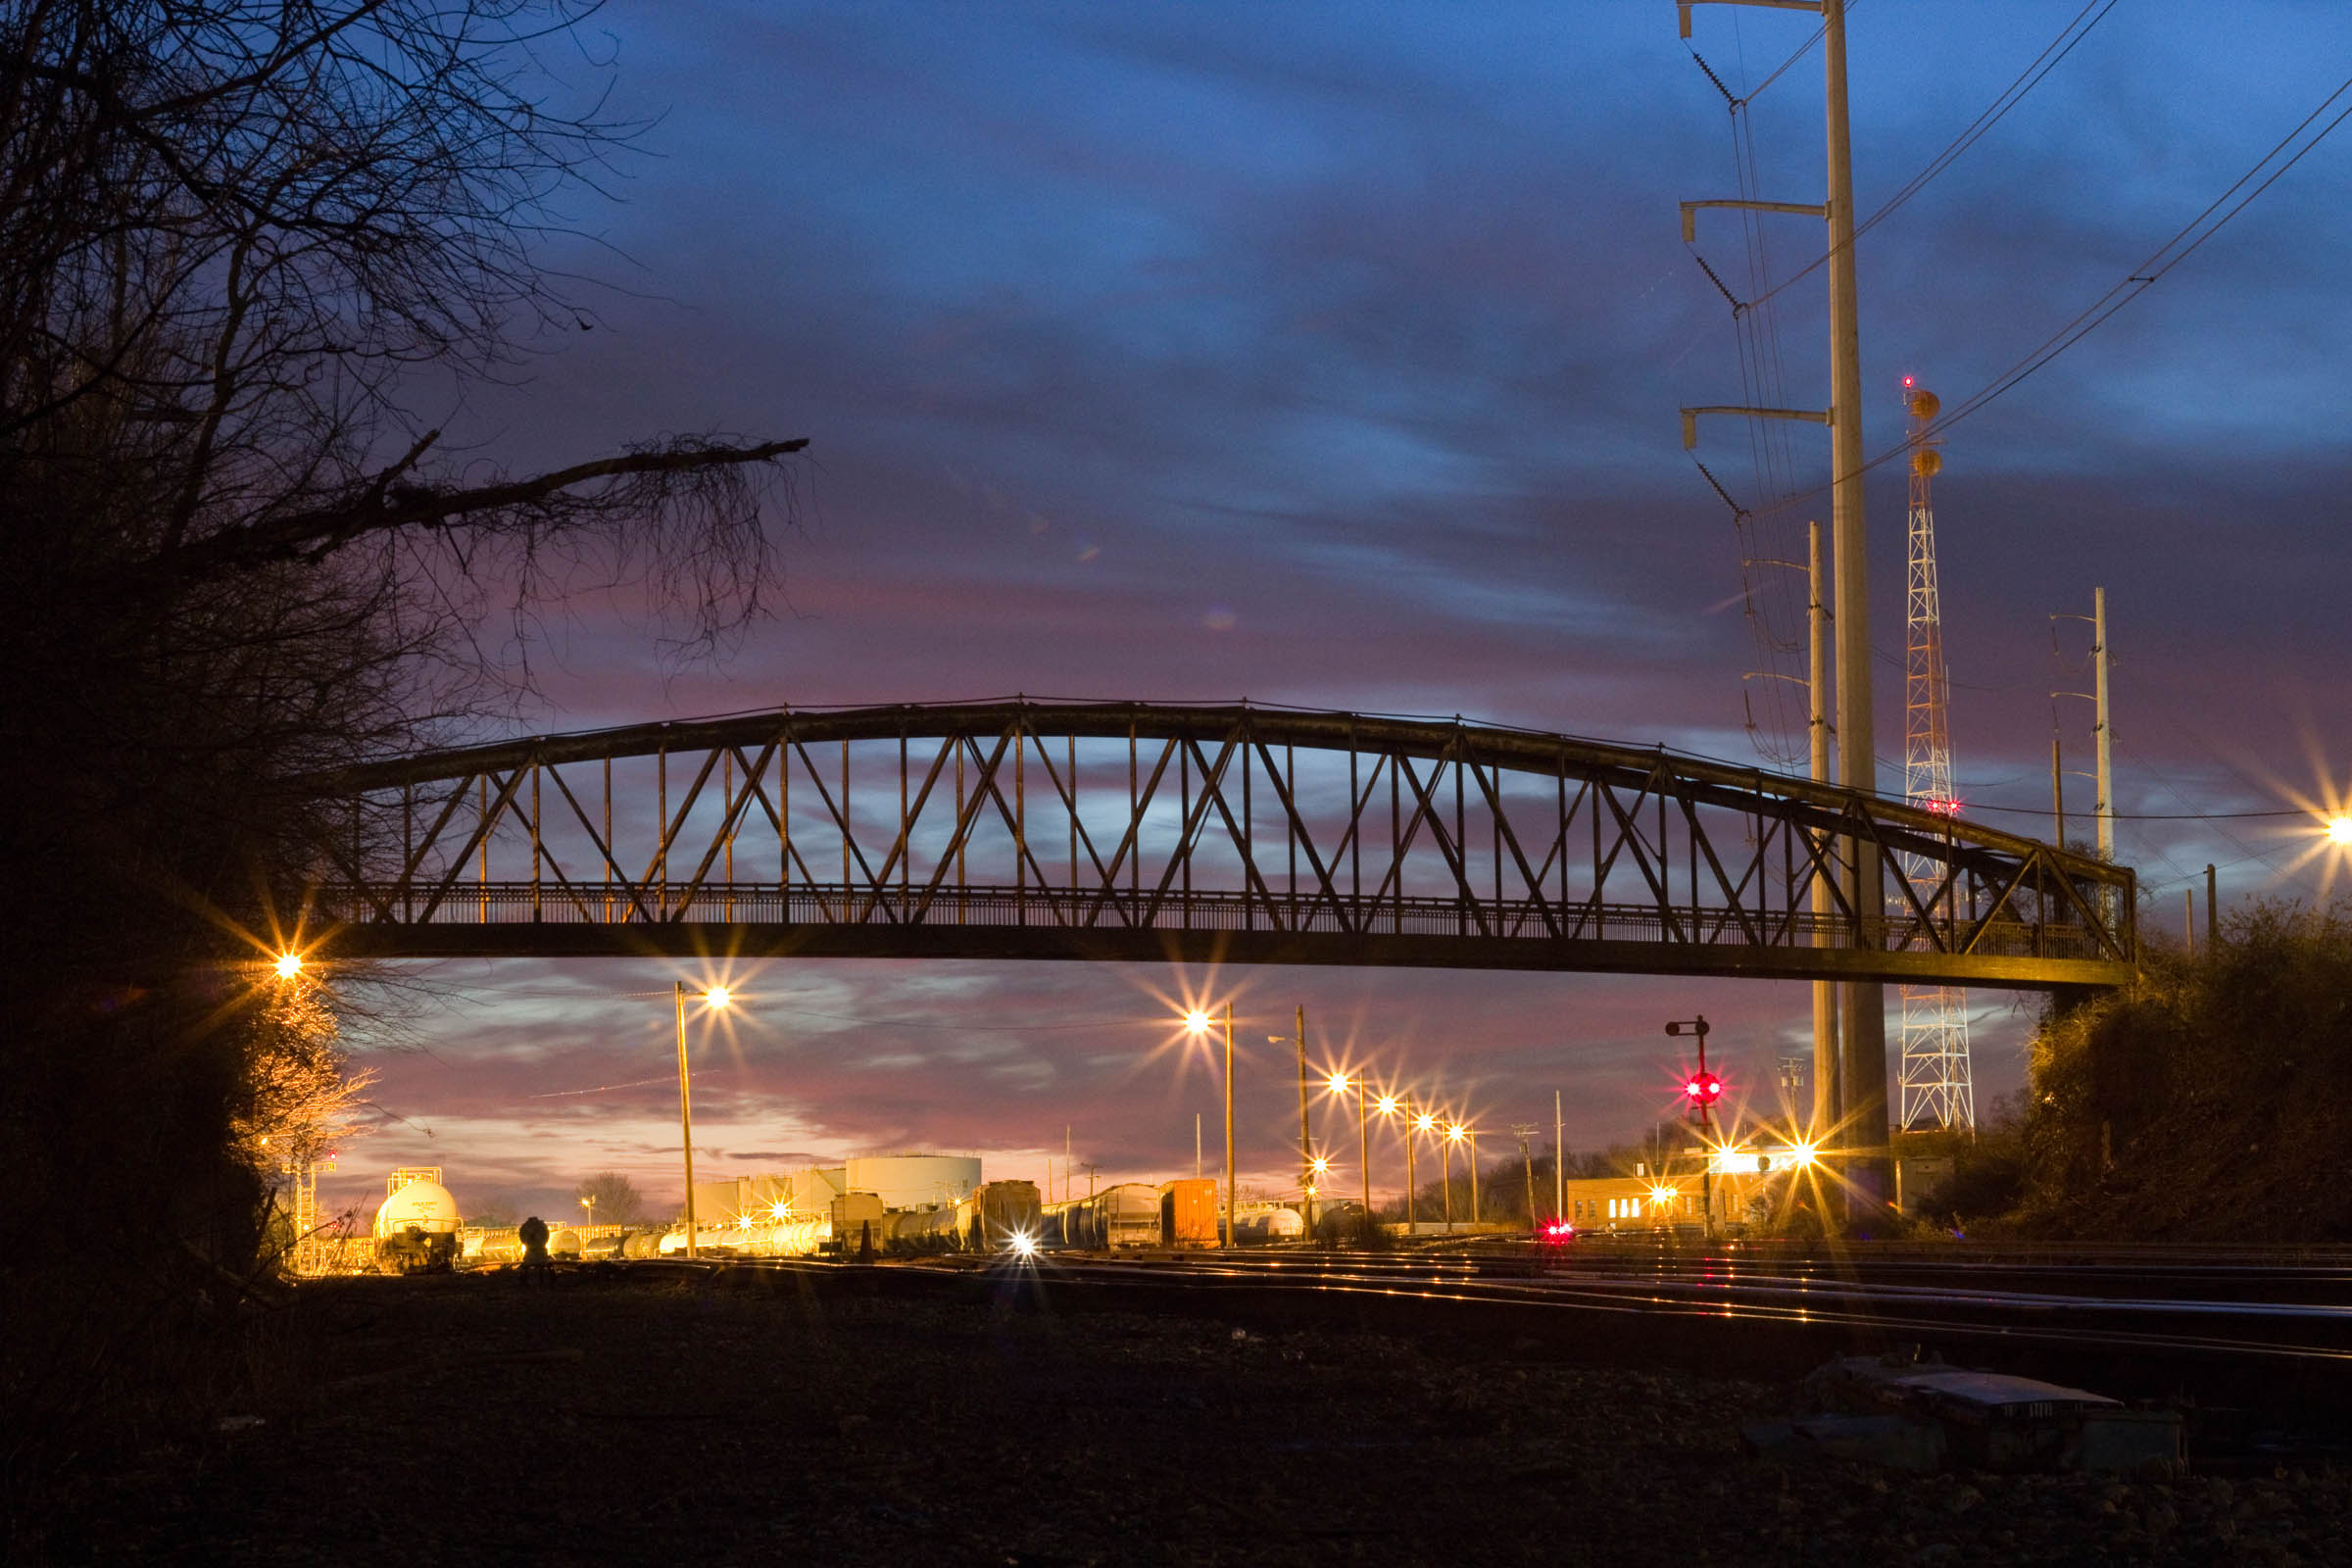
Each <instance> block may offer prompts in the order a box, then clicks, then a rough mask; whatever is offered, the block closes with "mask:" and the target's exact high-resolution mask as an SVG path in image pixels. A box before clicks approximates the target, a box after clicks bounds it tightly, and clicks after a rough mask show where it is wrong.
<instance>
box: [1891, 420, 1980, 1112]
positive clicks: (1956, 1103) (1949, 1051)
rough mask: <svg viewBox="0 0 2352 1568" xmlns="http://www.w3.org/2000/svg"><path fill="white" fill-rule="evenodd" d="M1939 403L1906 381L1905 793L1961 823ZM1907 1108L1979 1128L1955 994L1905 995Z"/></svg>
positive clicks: (1918, 889) (1960, 1002)
mask: <svg viewBox="0 0 2352 1568" xmlns="http://www.w3.org/2000/svg"><path fill="white" fill-rule="evenodd" d="M1941 408H1942V403H1941V402H1940V400H1938V399H1937V398H1936V394H1935V393H1933V392H1931V391H1929V390H1928V389H1927V388H1926V387H1923V386H1921V385H1919V384H1918V383H1917V381H1916V379H1915V378H1914V377H1911V376H1908V375H1906V376H1904V377H1903V414H1904V416H1905V417H1906V419H1907V420H1908V433H1909V436H1910V447H1911V464H1910V467H1911V525H1910V540H1911V545H1910V570H1909V572H1908V574H1907V578H1906V580H1907V582H1908V584H1909V590H1908V592H1907V593H1906V594H1905V596H1904V597H1905V602H1906V603H1907V605H1908V607H1909V621H1910V635H1909V639H1908V641H1907V643H1906V645H1905V648H1906V651H1905V653H1904V656H1903V793H1904V795H1905V797H1906V798H1907V799H1908V800H1909V801H1910V802H1911V804H1912V805H1913V806H1916V807H1919V808H1921V809H1924V810H1929V811H1935V812H1936V813H1938V814H1940V815H1944V816H1957V815H1958V814H1959V812H1960V801H1959V798H1958V796H1956V795H1955V794H1954V793H1953V791H1952V740H1951V716H1950V709H1949V702H1948V698H1949V693H1950V680H1949V677H1948V674H1947V672H1946V669H1945V665H1944V659H1943V603H1942V594H1941V591H1940V589H1939V588H1938V586H1937V583H1936V508H1935V505H1934V500H1933V491H1934V485H1935V479H1936V472H1937V470H1939V469H1940V468H1941V467H1942V466H1943V452H1942V443H1941V442H1940V441H1938V440H1937V439H1936V437H1935V436H1933V435H1931V434H1929V433H1928V432H1929V429H1930V427H1931V426H1932V425H1933V424H1934V423H1935V420H1936V414H1937V412H1938V411H1939V410H1940V409H1941ZM1903 874H1904V876H1906V877H1907V878H1909V879H1910V882H1911V887H1912V891H1913V892H1914V893H1916V894H1917V895H1918V896H1919V898H1920V900H1921V902H1922V903H1923V904H1924V903H1930V902H1932V901H1933V900H1934V898H1935V897H1936V891H1937V889H1938V887H1939V886H1940V883H1941V878H1940V877H1939V875H1938V874H1937V869H1936V865H1935V863H1934V862H1933V861H1931V860H1929V859H1927V858H1924V857H1916V856H1905V857H1904V858H1903ZM1902 1008H1903V1036H1902V1039H1903V1063H1902V1072H1901V1078H1900V1085H1901V1103H1900V1106H1899V1115H1898V1117H1897V1120H1896V1123H1895V1124H1896V1125H1897V1126H1899V1127H1901V1128H1903V1129H1904V1130H1905V1131H1911V1130H1914V1129H1917V1128H1921V1127H1931V1126H1932V1127H1945V1128H1950V1127H1962V1128H1967V1129H1969V1130H1971V1131H1973V1130H1974V1129H1975V1128H1976V1125H1977V1109H1976V1096H1975V1092H1974V1091H1973V1090H1972V1088H1971V1087H1970V1083H1969V1063H1968V1005H1967V1003H1966V1001H1965V999H1964V996H1963V994H1962V993H1961V992H1960V991H1959V990H1958V989H1957V988H1956V987H1952V986H1904V987H1903V988H1902Z"/></svg>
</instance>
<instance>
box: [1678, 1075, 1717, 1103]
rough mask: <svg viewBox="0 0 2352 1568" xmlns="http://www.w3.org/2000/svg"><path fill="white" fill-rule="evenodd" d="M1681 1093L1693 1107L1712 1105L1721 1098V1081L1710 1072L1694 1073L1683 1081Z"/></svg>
mask: <svg viewBox="0 0 2352 1568" xmlns="http://www.w3.org/2000/svg"><path fill="white" fill-rule="evenodd" d="M1683 1093H1684V1094H1685V1095H1687V1096H1689V1097H1690V1100H1691V1103H1692V1104H1693V1105H1712V1104H1713V1103H1715V1102H1717V1101H1718V1100H1721V1099H1722V1098H1723V1080H1722V1079H1720V1078H1718V1077H1716V1076H1715V1075H1714V1074H1713V1073H1711V1072H1694V1073H1692V1074H1691V1076H1690V1077H1689V1078H1687V1079H1685V1080H1684V1081H1683Z"/></svg>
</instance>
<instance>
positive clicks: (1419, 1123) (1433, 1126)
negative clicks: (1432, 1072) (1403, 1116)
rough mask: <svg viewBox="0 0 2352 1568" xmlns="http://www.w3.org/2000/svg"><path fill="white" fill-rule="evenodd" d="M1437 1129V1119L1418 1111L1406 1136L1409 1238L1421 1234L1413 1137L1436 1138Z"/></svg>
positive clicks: (1407, 1232)
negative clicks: (1415, 1200)
mask: <svg viewBox="0 0 2352 1568" xmlns="http://www.w3.org/2000/svg"><path fill="white" fill-rule="evenodd" d="M1437 1129H1438V1118H1437V1117H1435V1116H1433V1115H1431V1114H1430V1113H1429V1112H1428V1111H1426V1110H1417V1111H1415V1112H1414V1113H1413V1123H1412V1126H1411V1127H1410V1128H1408V1129H1407V1130H1406V1132H1405V1135H1404V1192H1405V1199H1404V1229H1405V1234H1406V1235H1407V1236H1413V1235H1417V1234H1419V1232H1418V1231H1417V1230H1416V1229H1415V1228H1414V1220H1413V1192H1414V1187H1413V1183H1414V1181H1415V1180H1416V1178H1415V1177H1414V1175H1413V1135H1414V1134H1416V1133H1418V1134H1420V1135H1421V1136H1423V1137H1425V1138H1435V1137H1436V1136H1437Z"/></svg>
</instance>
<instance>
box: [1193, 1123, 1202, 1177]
mask: <svg viewBox="0 0 2352 1568" xmlns="http://www.w3.org/2000/svg"><path fill="white" fill-rule="evenodd" d="M1193 1179H1194V1180H1195V1181H1199V1180H1200V1179H1201V1113H1200V1112H1199V1111H1197V1110H1196V1111H1194V1112H1193Z"/></svg>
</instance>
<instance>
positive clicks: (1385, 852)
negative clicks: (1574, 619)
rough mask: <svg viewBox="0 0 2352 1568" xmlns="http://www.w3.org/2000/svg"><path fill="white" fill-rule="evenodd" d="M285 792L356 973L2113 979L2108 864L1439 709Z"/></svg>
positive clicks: (1132, 724)
mask: <svg viewBox="0 0 2352 1568" xmlns="http://www.w3.org/2000/svg"><path fill="white" fill-rule="evenodd" d="M315 782H316V784H317V787H318V788H319V791H320V792H321V793H322V794H323V795H324V796H326V797H327V798H328V799H330V800H333V801H336V802H339V803H342V805H343V808H344V809H345V810H347V812H348V815H349V818H350V833H349V842H348V844H347V845H345V846H344V847H343V848H341V849H340V850H338V851H337V852H335V855H334V863H333V864H331V865H327V866H322V867H320V868H319V885H318V888H317V892H316V895H315V903H314V907H313V909H312V911H311V916H310V921H309V923H310V926H311V928H312V929H313V930H314V931H321V930H322V931H323V934H324V940H325V945H326V946H327V948H328V949H330V950H331V951H333V952H335V953H338V954H344V955H353V956H358V955H374V956H401V957H430V956H542V957H548V956H585V955H673V956H695V955H716V954H733V955H743V956H780V955H801V956H812V957H815V956H823V957H840V956H855V957H901V958H904V957H960V958H1063V959H1067V958H1080V959H1125V960H1139V961H1153V962H1158V961H1167V960H1181V961H1223V962H1232V963H1337V964H1380V965H1406V966H1410V965H1421V966H1441V967H1457V968H1496V969H1551V970H1581V971H1602V972H1621V973H1643V974H1680V975H1738V976H1750V977H1759V978H1774V979H1841V980H1857V981H1874V980H1875V981H1887V982H1904V981H1908V982H1913V983H1921V984H1945V985H1996V986H2006V987H2023V988H2061V987H2071V986H2082V985H2087V986H2111V985H2116V984H2120V983H2122V982H2123V981H2125V980H2126V979H2128V978H2129V977H2130V975H2131V971H2132V968H2133V965H2134V960H2135V958H2136V956H2137V933H2136V930H2135V927H2134V924H2133V909H2134V895H2133V885H2132V873H2131V871H2130V870H2129V869H2128V868H2124V867H2120V866H2114V865H2109V864H2106V863H2104V862H2101V861H2098V860H2095V859H2091V858H2085V857H2082V856H2079V855H2073V854H2069V853H2066V852H2064V851H2061V850H2058V849H2054V848H2052V847H2050V846H2048V845H2045V844H2039V843H2035V842H2034V841H2033V840H2030V839H2024V838H2019V837H2015V836H2013V835H2011V834H2007V833H2002V832H1998V831H1995V830H1992V829H1988V828H1984V827H1979V826H1975V825H1973V824H1969V823H1964V822H1962V821H1960V820H1958V819H1957V818H1955V817H1953V816H1949V815H1943V814H1938V813H1936V812H1931V811H1925V810H1920V809H1914V808H1912V807H1909V806H1906V805H1904V804H1902V803H1900V802H1896V801H1890V800H1884V799H1880V798H1877V797H1871V796H1862V795H1856V794H1852V793H1849V792H1847V791H1844V790H1840V789H1837V788H1834V787H1830V786H1826V785H1820V784H1814V783H1811V782H1808V781H1806V780H1802V779H1795V778H1789V777H1784V776H1782V775H1779V774H1774V773H1767V772H1764V771H1761V770H1758V769H1754V768H1741V767H1734V766H1730V765H1727V764H1724V763H1721V762H1712V761H1706V760H1699V759H1695V758H1690V757H1683V756H1679V755H1674V754H1671V753H1668V752H1666V751H1664V750H1659V749H1651V750H1643V749H1640V748H1635V747H1628V746H1620V745H1613V744H1609V743H1606V742H1597V741H1587V740H1577V739H1572V738H1570V737H1567V736H1562V735H1547V734H1539V733H1534V732H1529V731H1523V730H1513V729H1503V728H1496V727H1492V726H1486V725H1478V724H1469V723H1461V722H1450V723H1449V722H1444V721H1429V720H1419V719H1397V718H1381V717H1369V716H1365V715H1361V714H1355V713H1339V712H1309V711H1290V710H1282V709H1266V708H1258V707H1251V706H1238V707H1236V706H1226V707H1179V706H1163V705H1157V704H1145V703H1103V704H1089V703H1037V702H1029V701H1025V700H1024V701H1012V702H999V703H985V704H957V705H909V706H899V707H887V708H860V709H851V710H833V711H821V710H820V711H801V710H785V711H775V712H766V713H758V714H751V715H747V716H738V717H728V718H716V719H708V720H697V721H690V722H678V723H661V724H643V725H637V726H634V727H631V728H626V729H613V730H603V731H598V732H594V733H586V734H575V735H558V736H546V737H541V738H537V739H532V740H518V741H513V742H508V743H503V744H498V745H490V746H479V747H472V748H468V749H464V750H451V751H440V752H432V753H426V754H423V755H419V756H416V757H411V758H405V759H400V760H388V761H383V762H378V763H372V764H368V765H365V766H361V767H357V768H353V769H350V770H347V771H344V772H340V773H337V774H333V775H330V776H324V777H321V778H319V779H318V780H316V781H315ZM1906 867H1908V874H1906ZM1922 867H1925V868H1927V869H1928V872H1929V874H1926V875H1922V874H1920V873H1921V869H1922ZM1857 878H1858V879H1859V885H1858V886H1857V885H1856V884H1857ZM1817 880H1820V881H1822V882H1823V883H1824V884H1825V891H1824V892H1823V893H1822V894H1821V895H1819V896H1818V897H1819V903H1820V906H1821V907H1819V908H1816V907H1814V906H1815V903H1816V897H1817V896H1816V895H1815V893H1814V888H1815V884H1816V881H1817Z"/></svg>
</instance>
